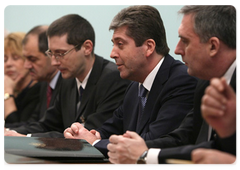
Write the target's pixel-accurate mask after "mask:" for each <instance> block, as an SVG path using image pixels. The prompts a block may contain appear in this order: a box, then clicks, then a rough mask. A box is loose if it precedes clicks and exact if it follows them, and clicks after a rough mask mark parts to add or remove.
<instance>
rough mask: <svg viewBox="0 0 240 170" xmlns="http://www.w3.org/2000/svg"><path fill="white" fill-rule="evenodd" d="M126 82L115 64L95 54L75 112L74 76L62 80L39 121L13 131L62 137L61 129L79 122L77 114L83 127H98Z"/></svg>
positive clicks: (109, 114) (114, 104)
mask: <svg viewBox="0 0 240 170" xmlns="http://www.w3.org/2000/svg"><path fill="white" fill-rule="evenodd" d="M129 83H130V81H128V80H123V79H121V77H120V73H119V71H118V70H117V66H116V64H114V63H113V62H110V61H108V60H105V59H103V58H102V57H99V56H97V55H96V58H95V63H94V65H93V68H92V72H91V74H90V76H89V79H88V82H87V85H86V88H85V90H84V95H83V97H82V100H81V106H80V112H79V113H77V102H78V90H77V83H76V79H75V78H73V79H66V80H62V83H61V88H60V91H59V94H58V96H57V99H56V101H55V103H54V105H53V106H52V107H49V108H48V110H47V111H46V113H45V115H44V117H43V118H42V119H41V120H40V121H39V122H35V123H32V124H30V125H28V126H25V127H21V128H17V129H15V130H16V131H17V132H19V133H22V134H28V133H35V134H32V136H38V137H63V131H64V130H65V129H66V128H68V127H70V126H71V125H72V123H74V122H78V121H80V116H81V118H82V120H83V119H84V122H85V127H86V128H87V129H93V128H98V127H100V126H101V125H102V124H103V122H104V121H105V120H107V119H108V118H109V117H111V116H112V113H113V111H114V110H115V109H116V108H117V107H118V106H119V105H120V103H121V101H122V99H123V96H124V93H125V90H126V88H127V86H128V85H129ZM43 132H44V133H43ZM45 132H47V133H45Z"/></svg>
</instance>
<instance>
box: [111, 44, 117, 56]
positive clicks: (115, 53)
mask: <svg viewBox="0 0 240 170" xmlns="http://www.w3.org/2000/svg"><path fill="white" fill-rule="evenodd" d="M110 57H111V58H113V59H116V58H117V57H118V53H117V52H116V49H115V47H114V46H113V49H112V51H111V54H110Z"/></svg>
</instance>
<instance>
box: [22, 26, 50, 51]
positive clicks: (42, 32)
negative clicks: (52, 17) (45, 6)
mask: <svg viewBox="0 0 240 170" xmlns="http://www.w3.org/2000/svg"><path fill="white" fill-rule="evenodd" d="M47 28H48V26H43V25H38V26H35V27H33V28H32V29H31V30H30V31H29V32H28V33H27V34H26V36H25V37H24V39H23V41H22V44H23V45H26V44H27V42H28V38H29V35H38V49H39V51H40V52H41V53H43V54H44V55H45V51H47V50H48V40H47V35H46V32H47Z"/></svg>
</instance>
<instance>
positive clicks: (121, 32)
mask: <svg viewBox="0 0 240 170" xmlns="http://www.w3.org/2000/svg"><path fill="white" fill-rule="evenodd" d="M126 32H127V26H122V27H119V28H116V29H115V30H114V33H113V36H112V41H114V40H118V39H124V40H129V39H132V38H131V37H129V36H128V35H127V34H126Z"/></svg>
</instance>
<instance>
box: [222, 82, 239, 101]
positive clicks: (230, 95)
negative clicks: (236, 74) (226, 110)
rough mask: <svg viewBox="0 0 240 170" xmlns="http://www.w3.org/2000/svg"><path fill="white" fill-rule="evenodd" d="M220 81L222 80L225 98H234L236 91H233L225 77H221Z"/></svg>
mask: <svg viewBox="0 0 240 170" xmlns="http://www.w3.org/2000/svg"><path fill="white" fill-rule="evenodd" d="M221 81H222V84H223V86H224V89H225V91H224V94H225V96H226V97H227V99H230V98H236V93H235V91H234V90H233V88H232V87H231V86H230V85H228V84H227V81H226V79H225V78H221Z"/></svg>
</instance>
